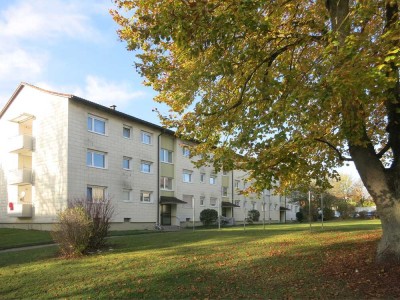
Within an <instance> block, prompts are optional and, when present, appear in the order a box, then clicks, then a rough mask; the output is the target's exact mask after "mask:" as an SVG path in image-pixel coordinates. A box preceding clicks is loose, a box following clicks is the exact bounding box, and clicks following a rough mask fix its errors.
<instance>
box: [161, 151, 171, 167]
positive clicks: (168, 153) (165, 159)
mask: <svg viewBox="0 0 400 300" xmlns="http://www.w3.org/2000/svg"><path fill="white" fill-rule="evenodd" d="M173 156H174V152H173V151H171V150H168V149H164V148H161V149H160V162H163V163H166V164H172V163H173V161H174V160H173ZM170 158H171V161H169V159H170Z"/></svg>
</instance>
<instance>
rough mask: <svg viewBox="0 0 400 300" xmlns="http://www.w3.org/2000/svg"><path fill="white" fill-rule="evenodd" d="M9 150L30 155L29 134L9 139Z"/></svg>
mask: <svg viewBox="0 0 400 300" xmlns="http://www.w3.org/2000/svg"><path fill="white" fill-rule="evenodd" d="M8 147H9V148H8V149H9V152H11V153H20V154H24V155H32V150H33V138H32V137H31V136H29V135H17V136H14V137H12V138H10V140H9V146H8Z"/></svg>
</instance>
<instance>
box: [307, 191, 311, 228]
mask: <svg viewBox="0 0 400 300" xmlns="http://www.w3.org/2000/svg"><path fill="white" fill-rule="evenodd" d="M308 221H309V222H310V231H311V191H310V190H309V191H308Z"/></svg>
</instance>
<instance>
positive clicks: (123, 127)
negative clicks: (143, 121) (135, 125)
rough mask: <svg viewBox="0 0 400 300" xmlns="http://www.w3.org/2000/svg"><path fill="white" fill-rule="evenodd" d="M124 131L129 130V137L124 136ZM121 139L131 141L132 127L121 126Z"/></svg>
mask: <svg viewBox="0 0 400 300" xmlns="http://www.w3.org/2000/svg"><path fill="white" fill-rule="evenodd" d="M125 129H127V130H129V136H125ZM122 137H123V138H124V139H131V138H132V127H131V126H128V125H123V126H122Z"/></svg>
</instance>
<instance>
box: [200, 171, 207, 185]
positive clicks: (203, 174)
mask: <svg viewBox="0 0 400 300" xmlns="http://www.w3.org/2000/svg"><path fill="white" fill-rule="evenodd" d="M200 182H201V183H205V182H206V173H200Z"/></svg>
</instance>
